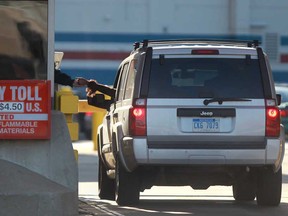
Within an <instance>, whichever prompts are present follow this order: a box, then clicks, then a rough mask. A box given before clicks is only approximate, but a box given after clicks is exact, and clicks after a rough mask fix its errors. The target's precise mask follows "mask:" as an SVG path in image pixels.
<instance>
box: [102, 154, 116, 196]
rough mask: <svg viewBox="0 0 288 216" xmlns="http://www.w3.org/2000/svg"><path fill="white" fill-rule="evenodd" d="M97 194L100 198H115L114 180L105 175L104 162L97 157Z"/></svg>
mask: <svg viewBox="0 0 288 216" xmlns="http://www.w3.org/2000/svg"><path fill="white" fill-rule="evenodd" d="M98 196H99V198H100V199H106V200H115V180H114V179H110V178H109V177H108V176H107V173H106V169H105V167H104V163H103V161H102V160H101V158H100V157H99V166H98Z"/></svg>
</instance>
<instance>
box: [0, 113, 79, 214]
mask: <svg viewBox="0 0 288 216" xmlns="http://www.w3.org/2000/svg"><path fill="white" fill-rule="evenodd" d="M51 116H52V135H51V139H50V140H0V169H1V175H0V179H1V183H0V215H1V216H2V215H13V216H15V215H20V214H19V212H21V216H26V215H27V216H28V215H29V216H31V215H33V216H38V215H39V216H43V215H51V216H58V215H59V216H60V215H61V216H62V215H78V167H77V163H76V160H75V157H74V151H73V147H72V143H71V140H70V135H69V131H68V128H67V125H66V120H65V118H64V115H63V113H61V112H60V111H54V110H53V111H52V115H51ZM37 203H38V204H37ZM31 212H34V213H33V214H30V213H31ZM35 212H36V213H37V214H35Z"/></svg>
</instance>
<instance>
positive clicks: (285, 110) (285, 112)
mask: <svg viewBox="0 0 288 216" xmlns="http://www.w3.org/2000/svg"><path fill="white" fill-rule="evenodd" d="M280 114H281V117H283V118H284V117H288V110H287V109H284V110H280Z"/></svg>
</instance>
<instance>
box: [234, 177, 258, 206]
mask: <svg viewBox="0 0 288 216" xmlns="http://www.w3.org/2000/svg"><path fill="white" fill-rule="evenodd" d="M232 189H233V197H234V199H235V200H236V201H240V202H241V201H253V200H254V199H255V197H256V184H255V180H254V178H253V176H252V175H251V174H249V175H248V176H247V177H245V178H244V179H241V180H239V181H237V182H235V183H234V184H233V185H232Z"/></svg>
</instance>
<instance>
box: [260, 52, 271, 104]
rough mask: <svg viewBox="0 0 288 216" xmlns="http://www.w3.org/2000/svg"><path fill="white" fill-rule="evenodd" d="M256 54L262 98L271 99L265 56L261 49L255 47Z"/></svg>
mask: <svg viewBox="0 0 288 216" xmlns="http://www.w3.org/2000/svg"><path fill="white" fill-rule="evenodd" d="M257 54H258V58H259V66H260V70H261V75H262V81H263V87H264V88H263V89H264V96H265V98H266V99H271V98H272V92H271V85H270V79H269V75H268V69H267V65H266V61H265V56H264V53H263V50H262V48H261V47H257Z"/></svg>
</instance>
